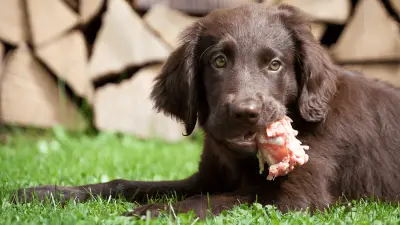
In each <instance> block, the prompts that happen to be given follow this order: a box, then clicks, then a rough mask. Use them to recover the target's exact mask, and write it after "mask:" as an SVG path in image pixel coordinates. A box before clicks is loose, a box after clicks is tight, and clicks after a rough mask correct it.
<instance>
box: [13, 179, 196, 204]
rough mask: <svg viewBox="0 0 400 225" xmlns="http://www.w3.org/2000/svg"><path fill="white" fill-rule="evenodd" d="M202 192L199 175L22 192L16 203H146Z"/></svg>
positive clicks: (14, 199)
mask: <svg viewBox="0 0 400 225" xmlns="http://www.w3.org/2000/svg"><path fill="white" fill-rule="evenodd" d="M200 191H201V185H200V184H198V173H195V174H194V175H192V176H190V177H188V178H186V179H183V180H177V181H154V182H150V181H129V180H122V179H119V180H112V181H110V182H106V183H97V184H88V185H82V186H56V185H45V186H38V187H30V188H22V189H19V190H17V191H16V192H15V193H14V195H13V197H12V201H13V202H20V203H25V202H30V201H32V200H33V199H34V198H36V199H38V200H40V201H43V200H45V199H46V198H48V199H49V198H53V199H55V200H57V201H59V202H61V203H62V202H65V201H67V200H75V201H79V202H84V201H87V200H89V199H90V198H92V197H102V198H109V197H111V198H117V197H124V198H126V199H127V200H129V201H137V202H145V201H146V200H147V197H149V198H151V197H153V196H156V195H158V194H160V195H163V194H167V195H169V194H172V195H175V194H176V195H178V196H182V195H186V196H191V195H194V194H197V193H199V192H200Z"/></svg>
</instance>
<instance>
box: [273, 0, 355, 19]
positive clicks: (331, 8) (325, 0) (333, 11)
mask: <svg viewBox="0 0 400 225" xmlns="http://www.w3.org/2000/svg"><path fill="white" fill-rule="evenodd" d="M280 3H285V4H289V5H293V6H296V7H298V8H300V9H302V10H303V11H305V12H306V13H308V14H309V15H311V17H312V18H314V19H315V20H316V21H318V22H329V23H335V24H344V23H345V22H346V20H347V18H348V17H349V15H350V9H351V4H350V1H349V0H282V1H280Z"/></svg>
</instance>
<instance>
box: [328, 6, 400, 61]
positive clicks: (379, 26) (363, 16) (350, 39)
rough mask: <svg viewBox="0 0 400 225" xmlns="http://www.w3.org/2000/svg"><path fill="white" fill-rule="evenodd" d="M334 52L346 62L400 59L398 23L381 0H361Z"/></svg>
mask: <svg viewBox="0 0 400 225" xmlns="http://www.w3.org/2000/svg"><path fill="white" fill-rule="evenodd" d="M332 54H333V57H334V58H335V59H336V60H338V61H343V62H344V61H354V60H357V61H363V60H397V59H400V30H399V26H398V24H397V23H396V22H395V21H394V20H393V18H392V17H391V16H390V15H389V14H388V13H387V11H386V10H385V8H384V6H383V5H382V4H381V3H380V2H379V1H376V0H360V1H359V2H358V4H357V5H356V8H355V12H354V16H353V17H352V18H351V20H350V22H349V23H348V24H347V26H346V27H345V29H344V30H343V33H342V34H341V36H340V37H339V39H338V41H337V43H336V44H335V45H334V46H333V47H332Z"/></svg>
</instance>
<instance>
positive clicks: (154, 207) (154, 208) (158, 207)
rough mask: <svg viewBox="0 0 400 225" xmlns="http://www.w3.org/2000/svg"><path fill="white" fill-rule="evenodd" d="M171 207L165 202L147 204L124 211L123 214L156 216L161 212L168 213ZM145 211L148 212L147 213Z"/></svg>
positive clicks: (140, 216) (143, 216)
mask: <svg viewBox="0 0 400 225" xmlns="http://www.w3.org/2000/svg"><path fill="white" fill-rule="evenodd" d="M171 207H172V206H170V205H165V204H148V205H143V206H139V207H137V208H136V209H134V210H132V211H130V212H127V213H124V214H123V216H131V217H139V218H141V219H145V218H146V217H147V216H150V217H158V216H159V215H160V214H161V213H162V212H164V213H168V212H169V211H170V208H171ZM147 212H149V214H148V213H147Z"/></svg>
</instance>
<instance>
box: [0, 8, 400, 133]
mask: <svg viewBox="0 0 400 225" xmlns="http://www.w3.org/2000/svg"><path fill="white" fill-rule="evenodd" d="M249 2H260V1H256V0H204V1H199V0H12V1H10V0H0V124H8V125H17V126H24V127H39V128H49V127H52V126H55V125H62V126H64V127H66V128H68V129H71V130H84V129H86V128H88V127H89V126H91V125H93V126H94V127H95V128H97V129H98V130H101V131H113V132H124V133H129V134H133V135H136V136H138V137H141V138H151V137H156V138H161V139H165V140H168V141H179V140H181V139H182V138H184V136H182V133H184V127H183V125H182V124H180V123H178V122H177V121H175V120H174V119H171V118H170V117H167V116H165V115H163V114H160V113H156V112H155V111H153V105H152V102H151V101H150V100H149V93H150V90H151V87H152V84H153V83H152V81H153V78H154V77H155V76H156V75H157V74H158V72H159V71H160V69H161V67H162V65H163V63H164V62H165V60H166V59H167V57H168V55H169V54H170V52H171V51H173V50H174V48H176V47H177V45H178V39H177V37H178V35H179V33H180V32H181V31H182V30H183V29H184V28H185V27H187V26H189V25H190V24H192V23H193V22H195V21H197V20H198V19H199V17H201V16H203V15H206V14H207V13H209V12H210V11H213V10H215V9H219V8H227V7H234V6H237V5H240V4H244V3H249ZM353 2H354V1H353ZM383 2H384V1H381V0H358V1H357V3H356V4H355V5H353V4H352V1H351V0H265V1H264V3H263V4H281V3H286V4H292V5H295V6H297V7H299V8H301V9H303V10H304V11H305V12H307V13H308V14H309V15H310V16H311V17H312V18H313V23H312V25H311V30H312V33H313V34H314V37H315V38H316V39H317V40H318V41H320V42H321V43H322V44H324V45H325V47H326V49H328V50H329V51H330V53H331V55H332V57H333V59H334V60H335V61H336V62H338V63H340V64H343V65H345V66H346V67H348V68H350V69H355V70H358V71H362V72H364V73H365V74H366V75H367V76H368V77H370V78H373V79H381V80H385V81H388V82H390V83H392V84H394V85H396V86H400V30H399V27H400V25H399V20H400V16H399V15H400V1H398V0H389V1H387V2H386V3H385V4H384V3H383ZM388 7H389V8H390V10H389V8H388ZM393 12H394V13H393ZM338 27H342V28H343V29H337V28H338ZM82 102H86V103H88V105H89V106H90V109H91V110H92V112H93V118H88V117H86V116H85V115H87V114H85V113H84V112H83V110H82V109H81V107H80V104H82Z"/></svg>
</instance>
